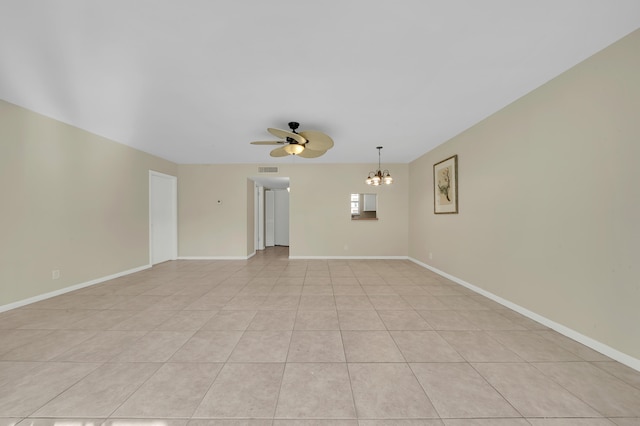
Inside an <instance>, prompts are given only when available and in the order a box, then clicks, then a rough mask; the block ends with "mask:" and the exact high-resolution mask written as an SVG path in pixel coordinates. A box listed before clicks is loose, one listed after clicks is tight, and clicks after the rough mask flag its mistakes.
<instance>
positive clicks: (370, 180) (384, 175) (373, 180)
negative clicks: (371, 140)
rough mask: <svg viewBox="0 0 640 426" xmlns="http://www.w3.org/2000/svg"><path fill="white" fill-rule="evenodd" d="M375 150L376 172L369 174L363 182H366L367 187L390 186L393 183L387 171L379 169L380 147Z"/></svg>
mask: <svg viewBox="0 0 640 426" xmlns="http://www.w3.org/2000/svg"><path fill="white" fill-rule="evenodd" d="M376 149H377V150H378V170H376V171H375V172H369V176H368V177H367V180H366V181H365V182H367V185H373V186H378V185H380V184H381V183H384V184H385V185H391V184H392V183H393V178H392V177H391V174H390V173H389V170H386V169H385V170H381V169H380V150H381V149H382V147H381V146H377V147H376Z"/></svg>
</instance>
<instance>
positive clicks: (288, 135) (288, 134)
mask: <svg viewBox="0 0 640 426" xmlns="http://www.w3.org/2000/svg"><path fill="white" fill-rule="evenodd" d="M267 131H268V132H269V133H271V134H272V135H273V136H276V137H279V138H281V139H285V140H286V139H287V138H291V139H293V140H294V141H296V142H298V143H299V144H303V145H304V144H305V143H307V140H306V139H305V138H304V137H303V136H300V135H299V134H297V133H293V132H287V131H286V130H280V129H272V128H271V127H270V128H268V129H267Z"/></svg>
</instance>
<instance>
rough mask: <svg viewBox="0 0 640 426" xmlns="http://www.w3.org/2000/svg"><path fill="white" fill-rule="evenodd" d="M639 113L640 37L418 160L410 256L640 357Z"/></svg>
mask: <svg viewBox="0 0 640 426" xmlns="http://www.w3.org/2000/svg"><path fill="white" fill-rule="evenodd" d="M639 118H640V31H636V32H635V33H633V34H632V35H630V36H628V37H626V38H624V39H622V40H621V41H619V42H618V43H616V44H614V45H612V46H610V47H609V48H607V49H605V50H604V51H602V52H600V53H598V54H596V55H595V56H593V57H591V58H590V59H588V60H587V61H585V62H584V63H582V64H580V65H578V66H576V67H575V68H573V69H571V70H569V71H568V72H566V73H565V74H563V75H561V76H559V77H557V78H555V79H554V80H552V81H550V82H549V83H547V84H545V85H544V86H542V87H540V88H539V89H537V90H535V91H534V92H532V93H530V94H528V95H527V96H525V97H523V98H522V99H520V100H518V101H517V102H515V103H513V104H512V105H510V106H508V107H507V108H505V109H503V110H502V111H500V112H498V113H496V114H494V115H493V116H491V117H489V118H488V119H486V120H484V121H482V122H481V123H479V124H478V125H476V126H474V127H472V128H470V129H469V130H467V131H465V132H464V133H462V134H460V135H459V136H457V137H455V138H453V139H452V140H450V141H449V142H447V143H445V144H443V145H441V146H439V147H438V148H436V149H434V150H433V151H431V152H429V153H427V154H425V155H424V156H422V157H420V158H419V159H417V160H416V161H414V162H412V163H411V164H410V179H411V190H410V197H409V198H410V200H411V201H410V209H409V211H410V215H409V216H410V219H409V220H410V222H409V223H410V224H409V228H410V229H411V234H410V235H411V237H410V240H409V255H410V256H411V257H412V258H415V259H417V260H418V261H421V262H423V263H426V264H428V265H431V266H433V267H435V268H437V269H439V270H441V271H444V272H446V273H448V274H451V275H453V276H454V277H457V278H459V279H461V280H463V281H466V282H468V283H471V284H473V285H475V286H478V287H480V288H482V289H484V290H486V291H489V292H491V293H493V294H495V295H497V296H500V297H502V298H504V299H507V300H508V301H511V302H513V303H515V304H517V305H520V306H522V307H524V308H526V309H528V310H530V311H533V312H535V313H537V314H539V315H541V316H543V317H545V318H547V319H550V320H552V321H554V322H556V323H558V324H561V325H563V326H566V327H569V328H570V329H572V330H575V331H577V332H578V333H581V334H583V335H585V336H587V337H590V338H592V339H595V340H596V341H598V342H601V343H604V344H605V345H608V346H610V347H612V348H614V349H616V350H618V351H620V352H622V353H624V354H627V355H629V356H632V357H634V358H636V359H640V327H638V324H640V280H639V277H640V266H639V263H640V262H638V259H639V257H638V256H639V255H640V224H639V222H638V221H639V220H640V167H639V166H638V161H639V160H640V139H639V135H640V119H639ZM453 154H457V155H458V157H459V158H458V162H459V193H460V213H459V214H457V215H434V214H433V164H434V163H436V162H438V161H440V160H442V159H444V158H447V157H448V156H450V155H453ZM425 182H427V184H426V186H424V183H425ZM430 252H431V253H432V254H433V259H432V260H431V259H429V253H430Z"/></svg>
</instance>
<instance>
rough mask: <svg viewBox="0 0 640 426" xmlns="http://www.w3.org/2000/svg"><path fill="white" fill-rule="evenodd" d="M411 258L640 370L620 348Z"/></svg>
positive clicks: (635, 362) (413, 260) (636, 360)
mask: <svg viewBox="0 0 640 426" xmlns="http://www.w3.org/2000/svg"><path fill="white" fill-rule="evenodd" d="M409 260H410V261H412V262H413V263H416V264H418V265H420V266H422V267H424V268H426V269H428V270H430V271H433V272H435V273H436V274H438V275H441V276H443V277H445V278H447V279H449V280H451V281H453V282H455V283H457V284H460V285H461V286H463V287H466V288H468V289H469V290H471V291H474V292H476V293H478V294H481V295H482V296H485V297H487V298H489V299H491V300H493V301H494V302H496V303H499V304H501V305H502V306H505V307H507V308H509V309H511V310H514V311H516V312H518V313H519V314H522V315H524V316H525V317H527V318H530V319H532V320H534V321H536V322H539V323H540V324H542V325H544V326H547V327H549V328H550V329H552V330H555V331H557V332H558V333H560V334H562V335H564V336H567V337H568V338H570V339H573V340H575V341H576V342H579V343H582V344H583V345H585V346H588V347H590V348H591V349H593V350H595V351H597V352H600V353H601V354H603V355H606V356H608V357H609V358H611V359H614V360H616V361H618V362H619V363H621V364H624V365H626V366H628V367H630V368H633V369H634V370H637V371H640V359H637V358H634V357H632V356H630V355H627V354H625V353H623V352H620V351H619V350H617V349H614V348H612V347H611V346H608V345H605V344H604V343H602V342H599V341H597V340H595V339H592V338H591V337H589V336H585V335H584V334H582V333H579V332H577V331H575V330H573V329H571V328H569V327H566V326H564V325H562V324H559V323H557V322H555V321H552V320H550V319H548V318H545V317H543V316H541V315H538V314H536V313H535V312H532V311H530V310H528V309H526V308H523V307H522V306H520V305H517V304H515V303H513V302H510V301H508V300H506V299H503V298H502V297H500V296H497V295H495V294H493V293H491V292H488V291H486V290H483V289H481V288H480V287H477V286H475V285H473V284H470V283H468V282H466V281H464V280H461V279H460V278H458V277H454V276H453V275H450V274H447V273H446V272H444V271H441V270H439V269H437V268H434V267H433V266H431V265H427V264H426V263H423V262H420V261H419V260H417V259H414V258H412V257H409Z"/></svg>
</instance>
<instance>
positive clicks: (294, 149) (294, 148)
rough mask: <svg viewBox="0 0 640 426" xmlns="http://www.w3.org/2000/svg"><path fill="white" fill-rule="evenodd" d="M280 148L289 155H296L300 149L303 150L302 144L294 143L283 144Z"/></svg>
mask: <svg viewBox="0 0 640 426" xmlns="http://www.w3.org/2000/svg"><path fill="white" fill-rule="evenodd" d="M282 148H283V149H284V150H285V151H287V154H289V155H298V154H300V153H301V152H302V151H304V146H303V145H299V144H295V143H290V144H289V145H285V146H283V147H282Z"/></svg>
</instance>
